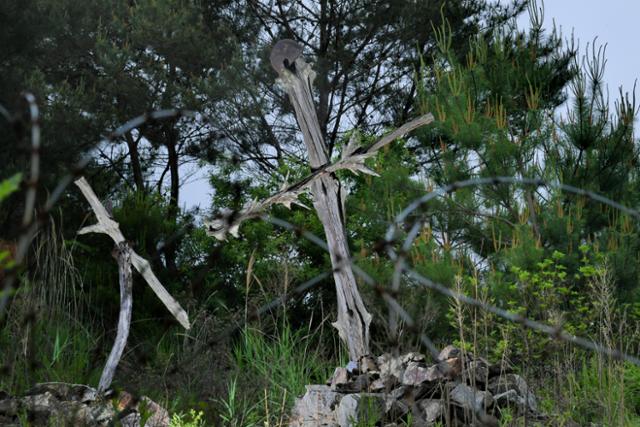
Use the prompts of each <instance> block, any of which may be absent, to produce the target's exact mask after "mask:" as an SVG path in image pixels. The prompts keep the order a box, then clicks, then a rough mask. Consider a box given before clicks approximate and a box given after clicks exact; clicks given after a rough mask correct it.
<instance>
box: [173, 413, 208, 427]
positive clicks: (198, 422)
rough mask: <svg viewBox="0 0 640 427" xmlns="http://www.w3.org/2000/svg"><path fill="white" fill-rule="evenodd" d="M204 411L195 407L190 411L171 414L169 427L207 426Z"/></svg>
mask: <svg viewBox="0 0 640 427" xmlns="http://www.w3.org/2000/svg"><path fill="white" fill-rule="evenodd" d="M205 426H206V424H205V420H204V413H203V412H202V411H196V410H195V409H191V410H189V412H188V413H173V414H172V415H171V421H170V422H169V427H205Z"/></svg>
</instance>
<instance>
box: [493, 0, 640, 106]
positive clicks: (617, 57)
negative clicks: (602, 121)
mask: <svg viewBox="0 0 640 427" xmlns="http://www.w3.org/2000/svg"><path fill="white" fill-rule="evenodd" d="M501 1H502V2H503V3H510V1H509V0H501ZM538 4H542V2H541V1H539V3H538ZM638 18H640V1H639V0H546V1H544V27H545V28H548V29H551V28H552V27H553V24H554V22H555V24H556V26H557V27H558V28H560V29H561V30H562V35H563V37H564V38H569V37H571V34H572V32H573V35H574V36H575V39H576V41H577V42H579V43H580V51H581V53H582V54H584V52H585V49H586V47H587V43H590V44H592V43H593V41H594V39H595V38H596V37H597V41H596V45H604V44H606V45H607V50H606V59H607V66H606V70H605V76H604V77H605V81H606V83H607V85H608V87H609V94H610V101H611V102H613V101H614V100H615V99H616V98H617V95H618V88H619V87H620V86H622V88H623V90H624V91H625V92H631V91H632V90H633V84H634V82H635V80H636V79H638V78H640V45H639V43H638V38H637V33H638V28H636V25H639V20H638ZM518 23H519V27H525V26H529V18H528V15H527V14H526V13H525V14H524V16H522V17H521V18H520V20H519V21H518Z"/></svg>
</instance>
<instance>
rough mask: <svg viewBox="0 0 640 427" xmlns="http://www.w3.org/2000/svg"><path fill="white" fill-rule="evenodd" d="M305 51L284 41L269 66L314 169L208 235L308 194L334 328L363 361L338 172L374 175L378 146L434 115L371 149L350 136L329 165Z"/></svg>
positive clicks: (363, 332) (360, 306)
mask: <svg viewBox="0 0 640 427" xmlns="http://www.w3.org/2000/svg"><path fill="white" fill-rule="evenodd" d="M301 54H302V48H301V47H300V46H299V45H298V44H297V43H296V42H295V41H293V40H281V41H279V42H278V43H276V45H275V46H274V47H273V50H272V52H271V65H272V66H273V68H274V69H275V70H276V71H277V72H278V75H279V78H278V82H279V83H280V85H281V86H282V87H283V88H284V90H285V91H286V92H287V94H288V95H289V99H290V100H291V103H292V104H293V106H294V109H295V113H296V118H297V120H298V124H299V126H300V129H301V130H302V134H303V137H304V142H305V145H306V147H307V152H308V155H309V166H310V167H311V170H312V171H313V172H312V173H311V175H309V176H308V177H306V178H305V179H303V180H302V181H300V182H298V183H296V184H293V185H290V186H286V185H285V187H283V189H282V190H281V191H280V192H278V193H276V194H274V195H273V196H271V197H269V198H267V199H265V200H263V201H262V202H257V201H254V202H251V203H249V204H248V205H247V206H245V207H244V208H243V209H242V211H241V212H239V213H237V214H234V215H228V216H224V217H222V218H218V219H215V220H212V221H209V222H207V223H206V226H207V228H208V232H209V234H211V235H213V236H215V237H216V238H218V239H224V238H226V235H227V234H228V233H230V234H232V235H234V236H237V233H238V229H239V226H240V224H241V223H242V222H243V221H245V220H246V219H249V218H255V217H257V216H260V215H261V214H262V212H263V211H264V210H265V209H266V208H268V207H269V206H271V205H273V204H276V203H281V204H284V205H285V206H287V207H290V206H291V203H296V201H297V199H298V196H299V195H300V194H302V193H303V192H305V191H308V190H310V191H311V195H312V198H313V206H314V208H315V210H316V212H317V213H318V216H319V218H320V221H321V222H322V225H323V227H324V232H325V236H326V238H327V243H328V246H329V254H330V258H331V264H332V266H333V278H334V280H335V284H336V292H337V295H338V320H337V322H335V323H334V324H333V325H334V326H335V327H336V328H337V329H338V333H339V335H340V338H341V339H342V340H343V341H344V342H345V343H346V344H347V348H348V350H349V358H350V359H351V360H352V361H356V362H357V361H359V360H360V358H361V357H362V356H365V355H368V354H369V324H370V323H371V315H370V314H369V313H368V312H367V309H366V308H365V306H364V303H363V301H362V297H361V296H360V292H359V291H358V286H357V283H356V279H355V276H354V273H353V270H352V268H351V264H350V254H349V247H348V244H347V235H346V230H345V219H344V218H345V216H344V194H341V192H340V185H339V182H338V181H337V178H336V176H335V174H334V172H335V171H337V170H339V169H348V170H351V171H352V172H354V173H358V172H362V173H367V174H371V175H376V173H375V172H373V171H372V170H370V169H369V168H367V167H366V165H365V164H364V162H365V160H366V159H367V158H369V157H371V156H373V155H375V154H376V153H377V152H378V150H379V149H380V148H382V147H383V146H385V145H387V144H389V143H390V142H392V141H394V140H396V139H397V138H400V137H402V136H404V135H406V134H407V133H408V132H410V131H412V130H413V129H416V128H418V127H420V126H423V125H426V124H428V123H431V122H432V121H433V116H432V115H431V114H427V115H424V116H421V117H419V118H417V119H415V120H413V121H411V122H409V123H406V124H405V125H403V126H401V127H400V128H398V129H397V130H396V131H394V132H391V133H390V134H388V135H386V136H384V137H383V138H381V139H380V140H379V141H378V142H376V143H375V144H373V145H371V146H370V147H360V146H359V143H358V140H357V138H355V137H354V138H352V139H351V140H350V141H349V143H348V144H347V146H346V147H345V148H344V150H343V151H342V156H341V158H340V160H338V161H337V162H335V163H333V164H332V163H330V160H331V158H330V157H331V153H330V149H329V146H328V145H327V143H326V141H325V140H324V138H323V136H322V131H321V130H320V125H319V122H318V117H317V114H316V109H315V106H314V103H313V95H312V91H313V86H312V85H313V80H314V78H315V72H314V71H313V70H312V69H311V66H310V65H309V64H307V63H306V62H305V61H304V60H303V59H302V58H301Z"/></svg>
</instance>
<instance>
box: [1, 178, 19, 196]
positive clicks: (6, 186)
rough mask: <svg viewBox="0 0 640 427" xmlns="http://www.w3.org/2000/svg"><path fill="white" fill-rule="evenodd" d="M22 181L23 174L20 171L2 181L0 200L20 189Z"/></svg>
mask: <svg viewBox="0 0 640 427" xmlns="http://www.w3.org/2000/svg"><path fill="white" fill-rule="evenodd" d="M20 181H22V174H19V173H17V174H15V175H13V176H12V177H11V178H7V179H5V180H3V181H0V202H2V201H3V200H4V199H6V198H7V197H9V195H11V193H13V192H14V191H16V190H17V189H18V186H19V185H20Z"/></svg>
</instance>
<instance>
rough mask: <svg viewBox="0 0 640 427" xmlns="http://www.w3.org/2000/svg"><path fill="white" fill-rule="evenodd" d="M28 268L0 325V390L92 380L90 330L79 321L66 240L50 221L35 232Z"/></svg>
mask: <svg viewBox="0 0 640 427" xmlns="http://www.w3.org/2000/svg"><path fill="white" fill-rule="evenodd" d="M27 262H28V263H29V265H30V266H32V268H31V270H30V271H29V273H28V274H23V275H22V276H21V277H20V286H19V288H18V290H17V293H16V295H15V298H14V299H13V303H12V305H11V307H10V311H9V312H8V315H7V322H6V323H5V324H4V326H3V328H2V330H0V348H2V353H1V355H0V362H1V363H2V366H3V367H4V370H5V371H6V372H5V374H3V375H0V389H3V390H5V391H7V392H9V393H12V394H19V393H22V392H24V391H25V390H26V389H28V388H30V387H31V386H33V384H34V383H36V382H43V381H66V382H83V383H86V384H93V383H95V381H97V378H98V376H99V370H98V369H96V368H95V367H94V366H92V365H93V364H92V361H91V357H90V356H91V354H92V351H93V349H94V348H95V346H96V340H95V336H96V335H95V333H94V332H93V331H92V330H91V326H90V325H88V324H87V323H85V322H83V320H82V319H83V318H84V317H85V316H84V315H85V310H84V307H86V304H87V300H86V295H85V294H84V292H83V284H82V280H81V277H80V274H79V273H78V271H77V269H76V268H75V265H74V262H73V253H72V245H69V244H68V243H67V242H65V241H64V239H63V237H62V235H61V233H60V232H59V230H58V229H57V227H56V224H55V222H54V221H53V220H51V221H50V224H49V226H48V227H47V228H45V229H43V230H42V231H41V232H40V234H39V235H38V236H37V238H36V240H35V244H34V250H33V252H32V255H31V258H30V259H29V260H28V261H27Z"/></svg>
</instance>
